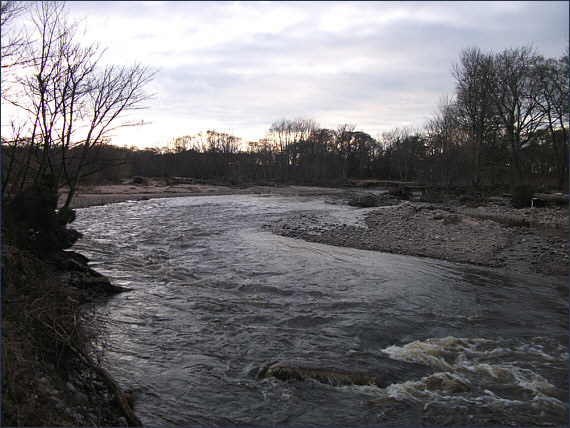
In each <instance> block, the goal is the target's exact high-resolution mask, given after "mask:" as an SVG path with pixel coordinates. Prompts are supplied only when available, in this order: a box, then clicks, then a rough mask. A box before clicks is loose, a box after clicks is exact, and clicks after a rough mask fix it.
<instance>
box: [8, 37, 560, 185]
mask: <svg viewBox="0 0 570 428" xmlns="http://www.w3.org/2000/svg"><path fill="white" fill-rule="evenodd" d="M451 74H452V77H453V79H454V80H455V93H454V94H453V95H452V96H448V97H444V98H442V99H441V100H440V102H439V105H438V106H437V109H436V112H435V113H434V114H433V115H432V117H431V118H429V119H428V120H427V121H426V124H425V125H424V126H423V128H421V129H420V128H412V127H406V128H395V129H393V130H392V131H390V132H386V133H383V134H382V135H379V136H376V137H373V136H371V135H370V134H368V133H366V132H364V131H362V130H358V129H357V126H356V125H354V124H350V123H346V124H341V125H339V126H337V127H336V128H335V129H326V128H323V127H321V126H320V125H319V124H318V123H317V122H316V121H315V120H313V119H310V118H294V119H279V120H277V121H275V122H274V123H273V124H271V125H270V126H269V129H268V131H267V133H266V135H265V137H264V138H263V139H261V140H259V141H248V142H245V141H243V140H242V139H240V138H239V137H237V136H234V135H230V134H227V133H222V132H217V131H214V130H209V131H207V132H201V133H199V134H197V135H192V136H190V135H186V136H180V137H178V138H175V139H174V140H172V141H170V142H169V143H168V144H167V145H166V146H165V147H162V148H151V149H144V150H140V149H136V148H135V147H131V148H127V147H123V148H121V147H117V146H113V145H111V144H108V141H107V140H105V139H101V141H98V142H97V143H98V144H95V145H94V144H92V145H91V147H90V150H89V156H88V158H86V157H85V151H84V150H83V149H84V145H83V144H81V143H79V144H76V145H75V146H73V147H70V148H69V150H68V151H67V153H66V156H65V158H64V160H63V162H67V163H68V166H67V167H66V168H65V169H66V170H70V171H71V170H75V168H74V167H73V162H81V173H80V175H81V182H82V183H84V184H95V183H104V182H118V181H121V180H124V179H126V178H129V177H133V176H146V177H185V178H194V179H198V180H215V181H220V182H225V183H234V184H238V183H269V182H276V183H295V184H306V185H341V184H344V183H347V182H349V181H350V180H362V179H377V180H397V181H419V182H421V183H424V184H427V185H439V186H454V185H469V186H470V185H472V186H515V187H516V186H520V185H524V184H531V185H533V186H537V185H544V186H550V187H555V188H558V189H567V188H568V172H569V171H568V160H569V152H568V119H569V116H568V112H569V110H568V108H569V101H568V92H569V87H568V86H569V81H568V76H569V61H568V50H566V52H564V53H563V55H562V56H561V57H560V58H545V57H543V56H541V55H539V54H538V53H537V52H536V51H535V49H533V48H532V47H530V46H523V47H519V48H513V49H506V50H504V51H502V52H500V53H485V52H482V51H481V50H480V49H479V48H476V47H472V48H468V49H465V50H463V51H462V52H460V54H459V59H458V61H457V62H456V63H454V64H452V72H451ZM44 142H45V136H44V135H42V133H41V132H38V133H37V134H36V135H35V136H34V138H19V139H13V140H9V139H5V138H4V137H2V188H3V193H4V191H5V190H6V189H7V188H9V187H10V183H12V184H13V185H15V186H16V187H18V185H23V181H21V180H23V179H24V178H25V177H24V175H23V174H22V171H21V168H22V167H25V168H27V170H28V175H27V179H28V180H29V179H30V178H31V177H33V175H30V174H29V172H30V171H34V170H36V171H40V170H41V168H42V165H41V162H42V159H45V156H44V155H45V153H43V151H44V148H45V147H48V150H50V151H51V154H50V156H49V159H51V161H52V162H55V163H57V162H58V159H62V157H61V156H60V154H61V151H62V147H61V145H60V144H57V142H55V143H54V144H51V145H47V146H46V145H45V144H44ZM78 159H79V160H78ZM55 170H58V167H57V166H56V167H55ZM22 177H24V178H22ZM18 180H20V181H18ZM62 185H65V183H63V184H62Z"/></svg>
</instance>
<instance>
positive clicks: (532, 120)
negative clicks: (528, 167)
mask: <svg viewBox="0 0 570 428" xmlns="http://www.w3.org/2000/svg"><path fill="white" fill-rule="evenodd" d="M537 60H538V56H537V54H536V52H535V50H534V49H533V48H532V47H530V46H524V47H522V48H514V49H506V50H504V51H503V52H501V53H499V54H498V55H496V56H495V71H496V73H495V80H496V92H495V94H494V95H495V96H494V104H495V107H496V109H497V115H498V119H499V122H500V124H501V126H502V128H503V132H504V136H505V140H506V142H507V144H508V146H509V148H510V154H511V169H512V180H513V184H514V185H518V184H521V183H522V172H523V171H522V168H521V152H522V151H524V150H525V149H527V148H529V147H530V146H531V145H532V144H534V143H535V142H536V137H537V130H538V129H539V128H540V126H541V124H542V119H543V116H544V112H543V111H541V109H540V106H539V105H538V102H537V100H536V91H538V90H539V85H538V84H537V82H536V81H535V76H534V67H535V65H536V63H537Z"/></svg>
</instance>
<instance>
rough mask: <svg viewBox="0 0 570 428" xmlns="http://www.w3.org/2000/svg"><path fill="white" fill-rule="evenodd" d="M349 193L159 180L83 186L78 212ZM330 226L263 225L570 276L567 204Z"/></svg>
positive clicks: (394, 212)
mask: <svg viewBox="0 0 570 428" xmlns="http://www.w3.org/2000/svg"><path fill="white" fill-rule="evenodd" d="M363 192H364V191H359V193H363ZM349 193H350V192H348V191H347V190H343V189H327V188H319V187H303V186H275V187H273V186H249V187H228V186H214V185H205V184H172V185H167V184H166V183H164V182H160V181H158V180H153V181H150V182H149V183H148V184H147V185H131V184H121V185H108V186H96V187H86V188H82V189H80V190H79V191H78V193H77V194H76V196H75V199H74V201H73V204H72V206H73V207H74V208H82V207H87V206H93V205H102V204H108V203H114V202H123V201H128V200H146V199H151V198H169V197H178V196H199V195H225V194H275V195H284V196H287V195H289V196H296V195H305V196H325V198H326V199H327V200H328V201H330V202H331V203H346V198H347V195H349ZM329 220H330V219H326V218H325V217H324V216H319V215H318V214H314V215H308V214H299V215H294V216H291V217H288V218H284V219H282V220H281V221H280V222H278V223H276V224H270V225H266V226H265V227H266V229H268V230H270V231H272V232H273V233H277V234H279V235H283V236H288V237H292V238H300V239H305V240H308V241H313V242H320V243H325V244H330V245H338V246H345V247H353V248H361V249H368V250H375V251H384V252H389V253H396V254H406V255H414V256H421V257H430V258H435V259H443V260H449V261H453V262H459V263H469V264H475V265H481V266H492V267H501V268H505V269H508V270H513V271H516V272H536V273H541V274H546V275H556V276H568V251H569V249H568V206H563V207H551V208H524V209H514V208H512V207H510V206H509V201H508V199H505V198H503V199H502V198H496V197H495V198H492V199H489V200H488V201H483V203H482V204H481V206H478V207H473V206H467V205H465V204H460V203H459V202H456V201H450V202H446V203H443V204H427V203H420V202H408V201H398V202H397V203H396V204H395V205H392V206H385V207H378V208H366V215H365V224H363V225H359V226H354V225H346V224H330V223H327V222H328V221H329Z"/></svg>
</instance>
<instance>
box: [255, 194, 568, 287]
mask: <svg viewBox="0 0 570 428" xmlns="http://www.w3.org/2000/svg"><path fill="white" fill-rule="evenodd" d="M367 211H368V212H367V213H366V214H365V215H364V224H363V225H361V226H360V225H348V224H344V223H335V222H334V221H333V222H331V217H330V216H328V215H327V213H322V212H314V213H310V214H307V213H303V214H295V215H293V216H290V217H287V218H284V219H282V220H280V221H279V222H276V223H274V224H268V225H265V226H264V227H265V228H266V229H269V230H270V231H272V232H273V233H276V234H279V235H282V236H287V237H291V238H299V239H304V240H307V241H311V242H319V243H323V244H329V245H336V246H343V247H352V248H360V249H366V250H374V251H382V252H388V253H395V254H405V255H413V256H420V257H430V258H434V259H442V260H449V261H453V262H457V263H469V264H475V265H481V266H490V267H499V268H504V269H508V270H513V271H518V272H535V273H540V274H546V275H557V276H568V207H567V206H565V207H552V208H525V209H515V208H511V207H509V206H507V201H506V200H497V198H494V199H493V202H492V203H487V204H485V205H484V206H479V207H470V206H465V205H460V204H457V203H446V204H427V203H421V202H409V201H405V202H402V203H399V204H397V205H394V206H385V207H380V208H375V209H367Z"/></svg>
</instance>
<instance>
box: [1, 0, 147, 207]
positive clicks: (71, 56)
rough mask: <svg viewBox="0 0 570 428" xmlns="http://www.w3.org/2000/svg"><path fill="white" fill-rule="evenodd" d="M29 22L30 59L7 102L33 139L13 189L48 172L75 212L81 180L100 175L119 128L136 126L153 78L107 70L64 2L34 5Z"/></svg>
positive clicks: (141, 69) (142, 70)
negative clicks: (80, 36)
mask: <svg viewBox="0 0 570 428" xmlns="http://www.w3.org/2000/svg"><path fill="white" fill-rule="evenodd" d="M31 20H32V23H33V33H32V34H31V35H30V36H29V37H30V39H29V41H28V44H27V45H26V46H27V51H28V53H27V57H28V58H32V61H31V63H30V65H29V66H28V67H27V68H26V70H25V71H26V73H25V74H24V76H22V77H19V78H18V84H19V91H18V92H17V93H16V94H15V95H14V96H13V97H11V98H10V99H9V100H8V101H9V102H10V103H11V104H12V105H14V106H16V107H18V109H19V111H20V112H21V114H22V116H23V118H24V120H25V123H26V124H27V126H28V132H27V135H26V137H27V140H29V141H30V144H29V146H27V147H26V155H25V156H24V158H23V160H21V168H20V170H19V175H20V177H19V180H16V181H14V182H13V186H12V190H18V189H21V188H22V187H23V186H24V185H25V184H26V183H27V182H28V180H29V178H32V179H33V180H37V179H39V178H40V177H41V176H43V175H44V174H46V173H50V174H52V175H53V176H54V177H56V179H57V183H58V188H60V189H61V191H62V192H66V197H65V202H64V204H63V206H64V207H69V205H70V204H71V201H72V199H73V196H74V194H75V191H76V189H77V186H78V184H79V182H80V180H81V178H82V177H84V176H86V175H89V174H92V173H94V169H93V167H94V166H95V165H96V155H97V152H98V150H99V149H100V148H101V147H102V146H103V145H105V144H106V143H108V142H109V141H110V137H111V135H112V133H113V132H114V131H115V130H116V129H118V128H121V127H125V126H134V125H136V123H133V122H129V121H124V120H122V117H123V115H124V114H125V113H127V112H129V111H133V110H138V109H140V108H143V106H144V102H145V101H147V100H148V99H149V98H150V96H149V95H147V94H146V93H145V92H144V88H145V86H146V85H147V84H148V83H149V82H150V81H151V79H152V78H153V77H154V72H153V71H151V70H150V69H149V67H147V66H143V65H140V64H135V65H134V66H131V67H126V66H115V65H109V66H106V67H101V66H100V65H99V64H100V59H101V56H102V54H103V53H104V51H103V50H101V49H100V48H99V46H98V45H97V44H91V45H88V46H84V45H82V44H81V43H79V42H77V41H76V40H77V31H78V26H79V23H78V22H70V21H69V18H68V16H67V14H66V12H65V9H64V4H63V3H60V2H40V3H35V4H34V5H33V7H32V9H31ZM2 191H3V192H4V191H5V188H3V189H2Z"/></svg>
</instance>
